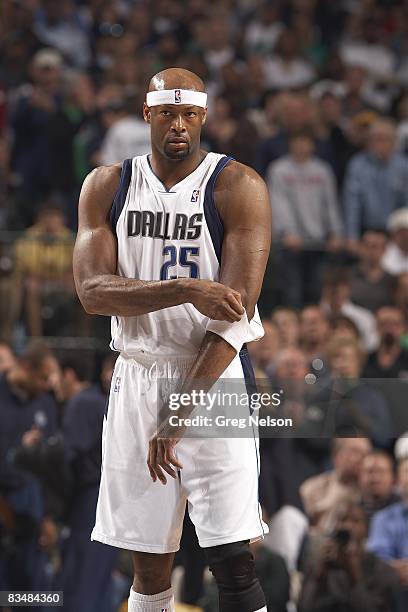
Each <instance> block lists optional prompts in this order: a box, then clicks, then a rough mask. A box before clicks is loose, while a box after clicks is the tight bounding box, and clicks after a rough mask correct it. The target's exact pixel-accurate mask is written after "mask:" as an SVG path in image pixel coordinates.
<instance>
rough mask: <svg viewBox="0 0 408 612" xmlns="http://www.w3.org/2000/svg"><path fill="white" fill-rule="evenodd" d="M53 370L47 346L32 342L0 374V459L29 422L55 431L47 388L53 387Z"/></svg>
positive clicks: (54, 365) (17, 441) (7, 457)
mask: <svg viewBox="0 0 408 612" xmlns="http://www.w3.org/2000/svg"><path fill="white" fill-rule="evenodd" d="M57 371H58V364H57V361H56V359H55V357H54V356H53V354H52V352H51V350H50V349H49V348H48V347H47V346H46V345H44V344H42V343H36V342H34V343H32V344H29V345H28V346H27V348H26V349H25V351H24V352H23V354H22V355H21V356H20V357H19V358H18V359H17V361H16V363H15V365H14V366H12V367H11V368H9V369H8V370H7V371H6V372H5V373H4V374H3V376H2V377H1V378H0V397H1V401H0V413H1V422H2V427H1V437H0V451H1V458H2V462H3V461H4V462H5V463H7V462H9V461H10V454H9V451H10V450H11V449H13V448H15V447H16V446H18V445H19V444H20V441H21V437H22V435H23V434H24V432H26V431H28V430H29V429H30V428H31V426H32V425H35V427H36V428H37V429H39V430H43V431H44V432H46V433H47V434H49V435H51V433H52V432H54V431H55V429H56V426H57V411H56V405H55V402H54V401H53V400H52V398H51V396H49V395H47V392H48V391H50V390H51V389H52V388H53V385H54V380H55V375H56V373H57Z"/></svg>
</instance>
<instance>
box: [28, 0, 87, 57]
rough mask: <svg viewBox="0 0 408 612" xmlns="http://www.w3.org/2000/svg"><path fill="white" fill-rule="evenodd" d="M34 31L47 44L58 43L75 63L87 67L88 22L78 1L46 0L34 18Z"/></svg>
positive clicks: (59, 48) (53, 44) (60, 48)
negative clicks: (60, 1) (60, 0)
mask: <svg viewBox="0 0 408 612" xmlns="http://www.w3.org/2000/svg"><path fill="white" fill-rule="evenodd" d="M33 25H34V31H35V33H36V34H37V36H38V38H39V39H40V40H41V41H42V42H43V43H44V44H46V45H50V46H52V47H56V48H57V49H58V50H59V51H60V52H61V53H62V54H63V55H64V56H65V57H67V58H69V59H70V60H71V61H72V62H73V63H74V64H75V65H76V66H78V67H80V68H86V67H87V66H88V65H89V62H90V48H89V32H88V31H87V30H88V28H87V26H88V23H87V21H86V20H85V19H84V14H83V13H82V14H81V13H80V12H79V11H78V9H77V7H76V3H75V2H73V1H72V0H65V1H64V3H61V4H59V3H56V2H53V1H52V0H43V1H42V3H41V6H40V7H39V8H38V10H37V12H36V15H35V18H34V24H33Z"/></svg>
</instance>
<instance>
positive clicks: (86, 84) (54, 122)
mask: <svg viewBox="0 0 408 612" xmlns="http://www.w3.org/2000/svg"><path fill="white" fill-rule="evenodd" d="M64 85H65V88H64V94H65V95H64V99H63V101H62V104H61V106H60V107H59V108H58V109H57V110H56V112H55V113H54V115H53V116H52V118H51V119H50V124H49V129H50V134H49V139H50V144H51V147H52V152H53V156H52V160H51V163H52V176H51V181H50V184H51V189H52V192H53V193H58V196H59V198H60V199H61V201H62V203H63V205H64V212H65V213H66V217H67V219H68V221H69V225H70V227H72V228H74V229H76V216H77V211H76V206H75V204H76V201H77V199H78V194H79V183H78V178H79V177H78V175H77V168H76V165H77V163H78V157H79V154H78V151H77V150H76V147H75V139H76V137H77V135H78V134H79V132H80V131H81V129H82V128H84V126H85V125H86V124H87V123H88V122H89V121H90V120H91V118H92V116H93V113H94V105H95V100H94V96H95V90H94V85H93V83H92V80H91V79H90V77H89V76H88V75H87V74H86V73H81V72H77V73H73V74H70V75H69V76H67V77H66V79H65V83H64Z"/></svg>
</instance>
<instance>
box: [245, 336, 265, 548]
mask: <svg viewBox="0 0 408 612" xmlns="http://www.w3.org/2000/svg"><path fill="white" fill-rule="evenodd" d="M239 359H240V361H241V367H242V371H243V373H244V380H245V386H246V391H247V393H248V395H249V397H251V395H252V393H256V390H257V389H256V380H255V372H254V368H253V367H252V362H251V358H250V356H249V353H248V349H247V346H246V344H244V346H243V347H242V349H241V350H240V352H239ZM249 412H250V414H252V413H253V409H252V408H250V409H249ZM252 433H253V436H254V446H255V455H256V465H257V471H258V518H259V524H260V525H261V529H262V535H263V536H264V535H265V532H264V528H263V523H262V517H261V513H260V510H259V475H260V473H261V465H260V457H259V452H258V448H257V446H256V438H255V432H254V426H253V425H252Z"/></svg>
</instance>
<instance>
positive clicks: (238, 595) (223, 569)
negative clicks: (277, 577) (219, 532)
mask: <svg viewBox="0 0 408 612" xmlns="http://www.w3.org/2000/svg"><path fill="white" fill-rule="evenodd" d="M204 551H205V553H206V556H207V560H208V565H209V567H210V571H211V573H212V575H213V576H214V578H215V581H216V583H217V587H218V598H219V609H220V612H237V611H239V612H255V611H256V610H259V611H261V610H262V611H263V610H265V611H266V601H265V595H264V593H263V591H262V587H261V585H260V583H259V580H258V578H257V576H256V573H255V561H254V557H253V554H252V552H251V550H250V547H249V540H245V541H241V542H233V543H231V544H222V545H220V546H211V547H209V548H205V549H204Z"/></svg>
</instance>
